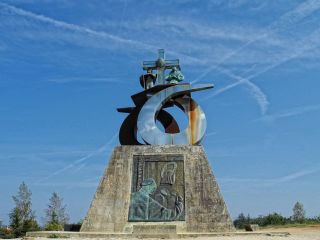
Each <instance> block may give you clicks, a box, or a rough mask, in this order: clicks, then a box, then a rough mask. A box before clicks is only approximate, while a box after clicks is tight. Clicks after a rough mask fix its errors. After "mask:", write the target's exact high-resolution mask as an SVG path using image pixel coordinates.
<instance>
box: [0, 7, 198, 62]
mask: <svg viewBox="0 0 320 240" xmlns="http://www.w3.org/2000/svg"><path fill="white" fill-rule="evenodd" d="M0 7H2V9H1V8H0V11H2V12H4V11H6V12H7V13H10V14H12V13H13V14H16V15H19V16H23V17H27V18H31V19H34V20H37V21H40V22H45V23H48V24H51V25H52V26H54V27H57V28H61V29H65V30H68V31H73V32H78V33H82V34H87V35H88V36H94V37H100V38H106V39H109V40H111V41H114V42H117V43H120V44H123V45H125V46H134V47H136V48H139V49H141V50H144V51H148V52H152V53H154V52H155V50H156V49H158V48H159V46H155V45H151V44H147V43H143V42H141V41H136V40H132V39H129V38H122V37H119V36H116V35H113V34H110V33H107V32H104V31H96V30H93V29H91V28H88V27H83V26H79V25H76V24H72V23H67V22H64V21H59V20H56V19H53V18H50V17H47V16H44V15H41V14H36V13H33V12H30V11H26V10H23V9H21V8H17V7H14V6H12V5H9V4H6V3H0ZM160 48H161V47H160ZM167 53H169V54H172V55H174V56H177V57H183V58H185V59H186V61H190V62H193V63H199V62H201V61H200V60H199V59H197V58H194V57H191V56H188V55H185V54H181V53H178V52H175V51H172V50H168V51H167Z"/></svg>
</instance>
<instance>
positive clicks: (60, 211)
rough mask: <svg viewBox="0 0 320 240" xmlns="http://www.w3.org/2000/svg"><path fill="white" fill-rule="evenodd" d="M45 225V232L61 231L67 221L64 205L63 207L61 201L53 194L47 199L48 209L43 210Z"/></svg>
mask: <svg viewBox="0 0 320 240" xmlns="http://www.w3.org/2000/svg"><path fill="white" fill-rule="evenodd" d="M45 215H46V217H45V218H46V219H45V220H46V225H45V230H48V231H52V230H57V231H58V230H63V225H64V224H66V223H67V222H68V221H69V216H68V214H67V213H66V205H63V199H62V198H60V197H59V195H58V194H57V193H56V192H54V193H52V196H51V198H50V199H49V204H48V208H47V209H46V210H45Z"/></svg>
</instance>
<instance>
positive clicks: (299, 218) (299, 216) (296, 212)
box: [292, 202, 306, 223]
mask: <svg viewBox="0 0 320 240" xmlns="http://www.w3.org/2000/svg"><path fill="white" fill-rule="evenodd" d="M292 211H293V215H292V220H293V221H295V222H298V223H303V222H304V221H305V219H306V211H305V210H304V207H303V204H302V203H300V202H296V203H295V204H294V206H293V209H292Z"/></svg>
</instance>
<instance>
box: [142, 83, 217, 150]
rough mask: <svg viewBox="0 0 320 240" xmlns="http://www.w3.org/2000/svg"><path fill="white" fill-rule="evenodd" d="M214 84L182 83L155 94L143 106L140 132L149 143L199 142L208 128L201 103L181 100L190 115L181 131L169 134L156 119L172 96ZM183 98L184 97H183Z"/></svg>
mask: <svg viewBox="0 0 320 240" xmlns="http://www.w3.org/2000/svg"><path fill="white" fill-rule="evenodd" d="M212 87H213V85H212V84H197V85H193V86H191V85H189V84H181V85H175V86H172V87H169V88H166V89H164V90H162V91H160V92H158V93H156V94H155V95H153V96H152V97H151V98H150V99H149V100H148V101H147V102H146V103H145V104H144V106H143V107H142V109H141V111H140V113H139V115H138V121H137V127H138V132H139V134H140V136H141V137H142V139H143V140H144V141H145V142H146V143H148V144H159V145H165V144H198V143H199V142H200V141H201V139H202V137H203V135H204V133H205V128H206V119H205V115H204V113H203V111H202V110H201V108H200V107H199V105H198V104H197V103H196V102H195V101H194V100H193V99H192V98H189V104H188V103H185V102H180V101H182V100H177V99H175V101H177V102H179V103H180V104H181V105H182V106H183V108H184V110H185V112H187V113H188V115H189V126H188V127H187V128H186V129H185V130H184V131H182V132H180V133H175V134H168V133H164V132H162V131H161V130H160V129H159V128H157V126H156V124H155V119H156V117H157V114H158V112H159V111H160V110H161V108H162V107H163V105H164V104H165V103H166V102H167V101H168V100H169V99H171V98H173V97H176V96H179V95H183V94H186V93H190V92H195V91H201V90H205V89H209V88H212ZM181 99H182V98H181Z"/></svg>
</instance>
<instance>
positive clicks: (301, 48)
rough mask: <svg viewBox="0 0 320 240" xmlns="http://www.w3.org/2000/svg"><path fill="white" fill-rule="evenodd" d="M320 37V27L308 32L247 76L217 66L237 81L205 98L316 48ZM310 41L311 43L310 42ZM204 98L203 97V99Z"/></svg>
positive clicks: (247, 81) (246, 81)
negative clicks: (281, 53) (290, 47)
mask: <svg viewBox="0 0 320 240" xmlns="http://www.w3.org/2000/svg"><path fill="white" fill-rule="evenodd" d="M319 38H320V29H317V30H315V31H314V32H313V33H312V34H310V35H309V36H307V37H305V38H304V39H303V40H302V41H300V42H299V43H298V44H296V46H295V47H293V48H292V49H289V52H288V55H285V56H284V57H282V58H280V59H278V61H275V62H274V63H272V64H271V65H269V66H266V67H265V68H263V69H261V70H260V71H257V72H256V73H254V74H251V75H250V76H248V77H245V78H244V77H239V76H236V75H234V74H231V73H228V72H227V71H226V70H224V69H222V68H220V67H217V70H219V72H221V73H224V74H226V75H227V76H229V77H231V78H233V79H235V80H237V82H235V83H232V84H229V85H227V86H225V87H223V88H220V89H219V90H218V91H216V92H215V93H213V94H211V95H208V96H207V97H206V98H205V100H207V99H210V98H211V97H214V96H216V95H219V94H221V93H223V92H225V91H228V90H230V89H232V88H234V87H237V86H238V85H241V84H244V83H245V84H248V83H249V81H250V80H251V79H254V78H256V77H258V76H260V75H261V74H263V73H265V72H267V71H270V70H272V69H274V68H276V67H278V66H280V65H282V64H284V63H286V62H288V61H290V60H292V59H295V58H297V57H299V56H301V55H302V54H303V53H305V52H307V51H310V50H312V49H314V48H317V47H319V42H318V39H319ZM310 43H311V44H310ZM250 83H252V82H250ZM203 100H204V99H203Z"/></svg>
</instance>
